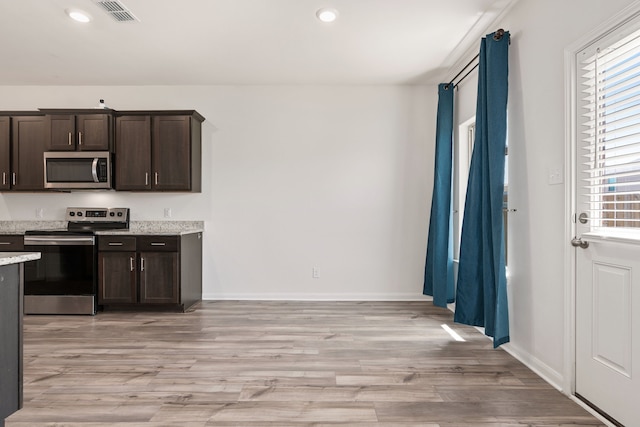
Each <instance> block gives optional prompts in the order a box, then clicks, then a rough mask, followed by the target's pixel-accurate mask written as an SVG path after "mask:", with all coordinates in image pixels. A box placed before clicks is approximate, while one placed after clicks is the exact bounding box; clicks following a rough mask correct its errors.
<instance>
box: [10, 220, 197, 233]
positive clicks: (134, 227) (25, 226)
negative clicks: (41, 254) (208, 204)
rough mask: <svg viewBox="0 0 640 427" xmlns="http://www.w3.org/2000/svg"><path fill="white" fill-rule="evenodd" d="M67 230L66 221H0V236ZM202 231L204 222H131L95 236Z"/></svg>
mask: <svg viewBox="0 0 640 427" xmlns="http://www.w3.org/2000/svg"><path fill="white" fill-rule="evenodd" d="M64 228H67V222H66V221H0V234H7V235H8V234H24V232H25V231H26V230H51V229H64ZM203 231H204V221H131V222H130V223H129V229H127V230H102V231H96V234H97V235H124V234H128V235H133V234H135V235H166V236H181V235H183V234H191V233H200V232H203Z"/></svg>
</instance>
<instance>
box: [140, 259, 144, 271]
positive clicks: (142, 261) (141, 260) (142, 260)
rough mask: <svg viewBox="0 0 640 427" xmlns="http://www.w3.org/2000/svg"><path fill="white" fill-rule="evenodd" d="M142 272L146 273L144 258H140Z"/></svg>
mask: <svg viewBox="0 0 640 427" xmlns="http://www.w3.org/2000/svg"><path fill="white" fill-rule="evenodd" d="M140 271H144V258H140Z"/></svg>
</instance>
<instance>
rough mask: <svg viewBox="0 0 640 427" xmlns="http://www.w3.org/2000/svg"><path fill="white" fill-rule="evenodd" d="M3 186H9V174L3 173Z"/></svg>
mask: <svg viewBox="0 0 640 427" xmlns="http://www.w3.org/2000/svg"><path fill="white" fill-rule="evenodd" d="M2 185H7V173H6V172H2Z"/></svg>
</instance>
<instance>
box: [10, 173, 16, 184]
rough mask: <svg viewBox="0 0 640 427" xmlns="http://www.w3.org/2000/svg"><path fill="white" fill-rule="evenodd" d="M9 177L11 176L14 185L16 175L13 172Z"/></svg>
mask: <svg viewBox="0 0 640 427" xmlns="http://www.w3.org/2000/svg"><path fill="white" fill-rule="evenodd" d="M11 176H12V178H13V185H16V181H17V179H16V173H15V172H14V173H12V174H11Z"/></svg>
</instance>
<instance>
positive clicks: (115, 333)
mask: <svg viewBox="0 0 640 427" xmlns="http://www.w3.org/2000/svg"><path fill="white" fill-rule="evenodd" d="M442 324H448V325H449V326H450V327H451V328H453V329H454V330H455V331H456V332H457V333H458V334H460V335H461V336H462V337H463V338H464V339H465V340H466V342H456V341H454V340H453V339H452V338H451V336H450V335H449V334H448V333H447V332H445V331H444V330H443V329H442V328H441V325H442ZM24 352H25V372H24V377H25V378H24V379H25V387H24V394H25V404H24V408H23V409H22V410H20V411H19V412H17V413H15V414H13V415H12V416H11V417H9V419H8V422H7V427H24V426H51V427H52V426H55V427H76V426H92V427H102V426H123V427H124V426H127V427H132V426H140V427H159V426H181V427H202V426H247V427H254V426H283V427H285V426H324V425H327V426H328V425H331V426H335V425H349V426H380V427H381V426H394V427H395V426H398V427H409V426H423V427H424V426H427V427H436V426H447V427H454V426H480V427H489V426H501V427H506V426H520V427H521V426H523V425H525V426H526V425H529V426H558V425H563V426H564V425H571V426H574V427H575V426H597V425H602V424H601V423H600V422H599V421H598V420H597V419H595V418H593V417H592V416H591V415H590V414H589V413H587V412H586V411H585V410H584V409H582V408H581V407H580V406H578V405H577V404H575V403H574V402H572V401H571V400H570V399H568V398H567V397H565V396H563V395H562V394H561V393H559V392H558V391H556V390H555V389H554V388H552V387H551V386H549V385H548V384H547V383H546V382H544V381H543V380H542V379H541V378H539V377H538V376H537V375H535V374H534V373H533V372H532V371H530V370H529V369H527V368H526V367H524V366H523V365H522V364H521V363H519V362H517V361H516V360H515V359H514V358H512V357H511V356H510V355H508V354H507V353H506V352H505V351H502V350H494V349H493V348H492V345H491V341H490V340H489V339H487V338H486V337H484V336H482V335H481V334H480V333H479V332H477V331H476V330H475V329H474V328H471V327H467V326H462V325H458V324H454V323H453V322H452V314H451V313H450V312H449V311H448V310H445V309H441V308H437V307H433V306H432V305H431V303H430V302H267V301H261V302H247V301H245V302H238V301H215V302H213V301H212V302H204V303H202V304H200V305H199V306H198V307H197V309H196V310H195V311H193V312H190V313H184V314H182V313H113V312H112V313H99V314H98V315H97V316H95V317H90V316H26V317H25V351H24Z"/></svg>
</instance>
